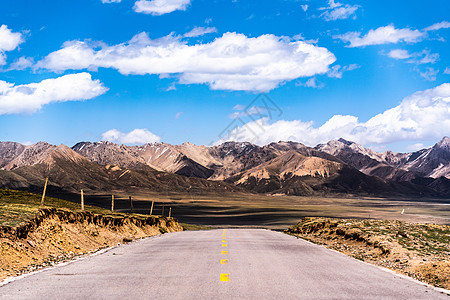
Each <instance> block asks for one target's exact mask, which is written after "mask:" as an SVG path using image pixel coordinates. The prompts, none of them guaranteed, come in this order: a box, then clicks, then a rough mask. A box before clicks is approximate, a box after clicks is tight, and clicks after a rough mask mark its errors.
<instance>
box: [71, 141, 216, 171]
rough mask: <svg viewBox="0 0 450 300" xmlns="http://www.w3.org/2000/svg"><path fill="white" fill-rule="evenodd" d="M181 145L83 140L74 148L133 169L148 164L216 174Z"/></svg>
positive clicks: (99, 160)
mask: <svg viewBox="0 0 450 300" xmlns="http://www.w3.org/2000/svg"><path fill="white" fill-rule="evenodd" d="M181 146H182V145H181ZM177 148H180V147H177V146H172V145H169V144H165V143H155V144H146V145H143V146H125V145H120V146H119V145H117V144H114V143H110V142H98V143H90V142H81V143H78V144H76V145H75V146H73V147H72V149H73V150H74V151H75V152H77V153H79V154H81V155H83V156H84V157H86V158H87V159H89V160H91V161H94V162H97V163H99V164H101V165H115V166H119V167H123V168H132V169H141V168H144V167H146V166H148V167H151V168H153V169H156V170H159V171H164V172H169V173H173V174H178V175H184V176H189V177H199V178H208V177H210V176H211V175H212V173H213V171H212V170H210V169H208V168H207V167H204V166H203V165H201V164H199V163H197V162H196V161H194V160H192V159H191V158H189V157H187V156H186V155H185V154H184V153H183V152H182V151H180V149H177Z"/></svg>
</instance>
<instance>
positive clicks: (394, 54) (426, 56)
mask: <svg viewBox="0 0 450 300" xmlns="http://www.w3.org/2000/svg"><path fill="white" fill-rule="evenodd" d="M387 55H388V56H389V57H391V58H394V59H408V58H410V59H409V60H408V61H407V62H408V63H411V64H417V65H421V64H430V63H431V64H434V63H435V62H436V61H438V60H439V53H431V52H430V50H423V51H421V52H414V53H408V51H406V50H403V49H394V50H391V51H390V52H389V53H388V54H387Z"/></svg>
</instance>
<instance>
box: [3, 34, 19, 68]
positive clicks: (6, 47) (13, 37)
mask: <svg viewBox="0 0 450 300" xmlns="http://www.w3.org/2000/svg"><path fill="white" fill-rule="evenodd" d="M23 42H24V39H23V36H22V34H21V33H20V32H12V31H11V29H9V28H8V26H6V25H2V26H0V66H2V65H5V64H6V55H5V52H6V51H12V50H14V49H16V48H17V46H19V45H20V44H21V43H23Z"/></svg>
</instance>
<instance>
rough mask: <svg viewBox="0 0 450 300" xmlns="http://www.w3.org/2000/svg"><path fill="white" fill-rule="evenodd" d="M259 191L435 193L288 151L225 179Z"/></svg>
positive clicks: (424, 188)
mask: <svg viewBox="0 0 450 300" xmlns="http://www.w3.org/2000/svg"><path fill="white" fill-rule="evenodd" d="M227 181H228V182H231V183H233V184H235V185H238V186H242V187H244V188H246V189H247V190H251V191H255V192H258V193H274V194H285V195H313V194H318V193H319V194H330V193H342V194H359V195H369V194H370V195H377V196H391V197H392V196H400V195H417V194H418V193H422V194H423V195H428V196H437V195H438V194H439V193H436V192H435V191H434V190H433V189H432V188H430V187H426V186H425V185H421V186H419V185H415V184H411V183H396V182H393V181H389V180H383V179H381V178H378V177H374V176H368V175H365V174H363V173H361V172H359V171H358V170H356V169H355V168H352V167H350V166H348V165H346V164H343V163H340V162H336V161H331V160H327V159H323V158H320V157H316V156H304V155H302V154H300V153H298V152H296V151H294V150H290V151H288V152H286V153H284V154H282V155H280V156H278V157H276V158H274V159H273V160H270V161H268V162H266V163H264V164H262V165H259V166H257V167H255V168H252V169H250V170H248V171H245V172H242V173H241V174H238V175H236V176H234V177H232V178H230V179H228V180H227Z"/></svg>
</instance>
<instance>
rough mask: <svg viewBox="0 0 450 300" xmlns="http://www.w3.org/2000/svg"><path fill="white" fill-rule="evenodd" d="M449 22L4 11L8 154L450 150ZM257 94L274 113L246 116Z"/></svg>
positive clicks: (122, 8) (254, 11) (358, 15)
mask: <svg viewBox="0 0 450 300" xmlns="http://www.w3.org/2000/svg"><path fill="white" fill-rule="evenodd" d="M109 2H111V3H109ZM449 11H450V2H449V1H446V0H442V1H428V2H427V3H426V4H424V2H423V1H367V0H359V1H350V0H348V1H344V0H342V1H339V2H338V1H325V0H324V1H313V0H309V1H306V0H304V1H302V0H299V1H294V0H292V1H289V0H279V1H278V0H272V1H245V0H237V1H232V0H226V1H225V0H223V1H220V0H217V1H203V0H152V1H149V0H139V1H136V0H121V1H120V0H113V1H106V0H103V1H102V0H79V1H69V0H64V1H25V0H15V1H8V2H6V3H2V9H1V10H0V26H1V28H0V128H1V131H0V140H1V141H17V142H23V143H34V142H38V141H41V140H42V141H48V142H50V143H53V144H61V143H64V144H67V145H69V146H72V145H73V144H74V143H76V142H78V141H99V140H110V141H113V142H117V143H126V144H142V143H145V142H156V141H163V142H167V143H171V144H179V143H183V142H191V143H195V144H205V145H209V144H211V143H217V142H218V141H220V140H238V141H250V142H254V143H257V144H266V143H269V142H272V141H278V140H294V141H299V142H302V143H305V144H307V145H310V146H314V145H316V144H317V143H322V142H326V141H328V140H331V139H335V138H339V137H344V138H346V139H349V140H353V141H355V142H358V143H361V144H363V145H365V146H369V147H372V148H374V149H376V150H379V151H383V150H386V149H390V150H394V151H411V150H416V149H419V148H422V147H427V146H430V145H432V144H434V143H435V142H436V141H437V140H439V139H440V138H442V137H443V136H444V135H450V84H448V82H450V51H449V42H448V40H449V39H450V18H449V17H448V12H449ZM260 93H265V95H267V97H268V98H267V99H270V100H266V101H265V102H264V101H261V98H259V100H257V101H256V102H254V103H253V104H251V103H252V101H253V99H255V98H256V97H257V96H258V95H259V94H260ZM263 99H266V98H263ZM249 104H251V105H250V106H248V105H249ZM269 112H272V113H269Z"/></svg>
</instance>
